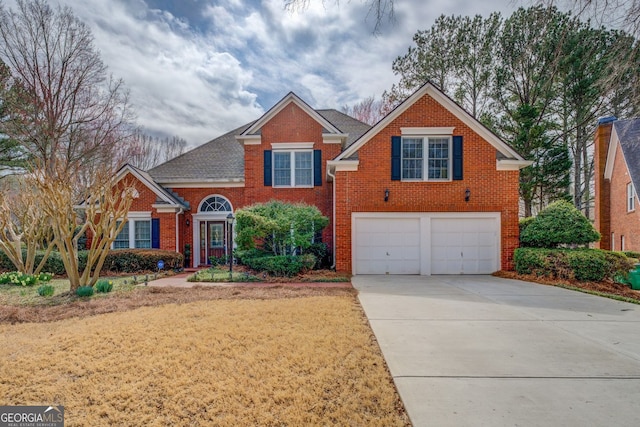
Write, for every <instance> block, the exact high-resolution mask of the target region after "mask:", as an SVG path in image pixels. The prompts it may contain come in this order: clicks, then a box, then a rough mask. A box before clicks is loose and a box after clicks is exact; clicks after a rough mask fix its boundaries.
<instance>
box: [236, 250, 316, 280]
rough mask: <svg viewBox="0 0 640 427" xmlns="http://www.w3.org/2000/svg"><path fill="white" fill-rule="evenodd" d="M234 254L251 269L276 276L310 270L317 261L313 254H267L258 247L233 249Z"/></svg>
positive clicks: (293, 274)
mask: <svg viewBox="0 0 640 427" xmlns="http://www.w3.org/2000/svg"><path fill="white" fill-rule="evenodd" d="M234 255H235V257H236V258H237V259H238V261H239V262H240V263H241V264H243V265H246V266H247V267H249V268H251V269H252V270H256V271H261V272H265V273H268V274H270V275H272V276H277V277H291V276H295V275H296V274H299V273H301V272H303V271H307V270H312V269H313V268H314V267H315V266H316V264H317V262H318V259H317V258H316V256H315V255H313V254H304V255H269V254H265V253H264V252H263V251H261V250H259V249H248V250H240V251H235V252H234Z"/></svg>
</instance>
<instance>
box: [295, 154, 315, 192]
mask: <svg viewBox="0 0 640 427" xmlns="http://www.w3.org/2000/svg"><path fill="white" fill-rule="evenodd" d="M294 154H295V159H296V160H295V161H296V171H295V177H296V185H311V184H312V180H311V178H312V176H313V169H312V168H313V161H312V156H311V151H300V152H297V153H294Z"/></svg>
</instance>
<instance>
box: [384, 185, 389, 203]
mask: <svg viewBox="0 0 640 427" xmlns="http://www.w3.org/2000/svg"><path fill="white" fill-rule="evenodd" d="M384 201H385V202H388V201H389V189H388V188H387V189H386V190H384Z"/></svg>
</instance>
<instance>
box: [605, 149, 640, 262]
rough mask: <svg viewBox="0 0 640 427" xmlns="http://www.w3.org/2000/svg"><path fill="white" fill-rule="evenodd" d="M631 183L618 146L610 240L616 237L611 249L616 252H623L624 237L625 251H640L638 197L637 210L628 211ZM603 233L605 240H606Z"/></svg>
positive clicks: (614, 170) (614, 171)
mask: <svg viewBox="0 0 640 427" xmlns="http://www.w3.org/2000/svg"><path fill="white" fill-rule="evenodd" d="M630 182H631V177H630V175H629V170H628V169H627V164H626V162H625V158H624V154H623V153H622V149H621V148H620V145H619V144H618V147H617V149H616V158H615V161H614V163H613V174H612V175H611V184H610V185H611V188H610V196H611V198H610V203H611V205H610V210H611V211H610V212H611V219H610V221H611V226H610V230H609V235H608V236H607V237H608V238H609V240H610V239H611V233H613V235H614V239H615V240H614V241H613V242H612V244H611V248H612V249H614V250H618V251H619V250H621V249H622V247H621V240H622V236H624V241H625V246H624V249H625V250H628V251H629V250H630V251H640V236H638V229H639V226H638V225H639V224H640V215H639V214H638V210H640V206H639V205H638V198H637V197H636V206H635V210H634V211H631V212H628V211H627V184H629V183H630ZM604 237H605V236H604V233H603V238H604Z"/></svg>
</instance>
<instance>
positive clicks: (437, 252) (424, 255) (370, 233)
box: [353, 213, 500, 274]
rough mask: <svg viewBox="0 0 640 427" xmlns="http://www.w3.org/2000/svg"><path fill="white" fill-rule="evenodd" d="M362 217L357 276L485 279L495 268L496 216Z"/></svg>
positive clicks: (357, 225) (357, 231)
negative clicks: (479, 276) (427, 275)
mask: <svg viewBox="0 0 640 427" xmlns="http://www.w3.org/2000/svg"><path fill="white" fill-rule="evenodd" d="M361 215H362V216H360V217H359V216H358V215H354V242H353V244H354V246H353V248H354V250H355V251H356V253H355V254H354V272H355V274H420V273H421V272H429V273H430V274H487V273H492V272H493V271H495V270H497V269H498V268H499V265H500V264H499V261H498V259H499V250H498V249H499V236H500V233H499V230H500V220H499V217H497V216H488V215H486V214H478V215H477V216H475V215H474V214H472V213H470V214H466V213H457V214H456V213H453V214H452V216H453V217H446V216H445V215H443V214H430V213H418V214H416V216H415V217H413V216H411V215H410V214H407V213H399V214H391V213H390V214H389V216H376V217H373V216H369V217H367V216H366V215H371V214H361ZM422 245H426V246H427V247H422Z"/></svg>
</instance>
